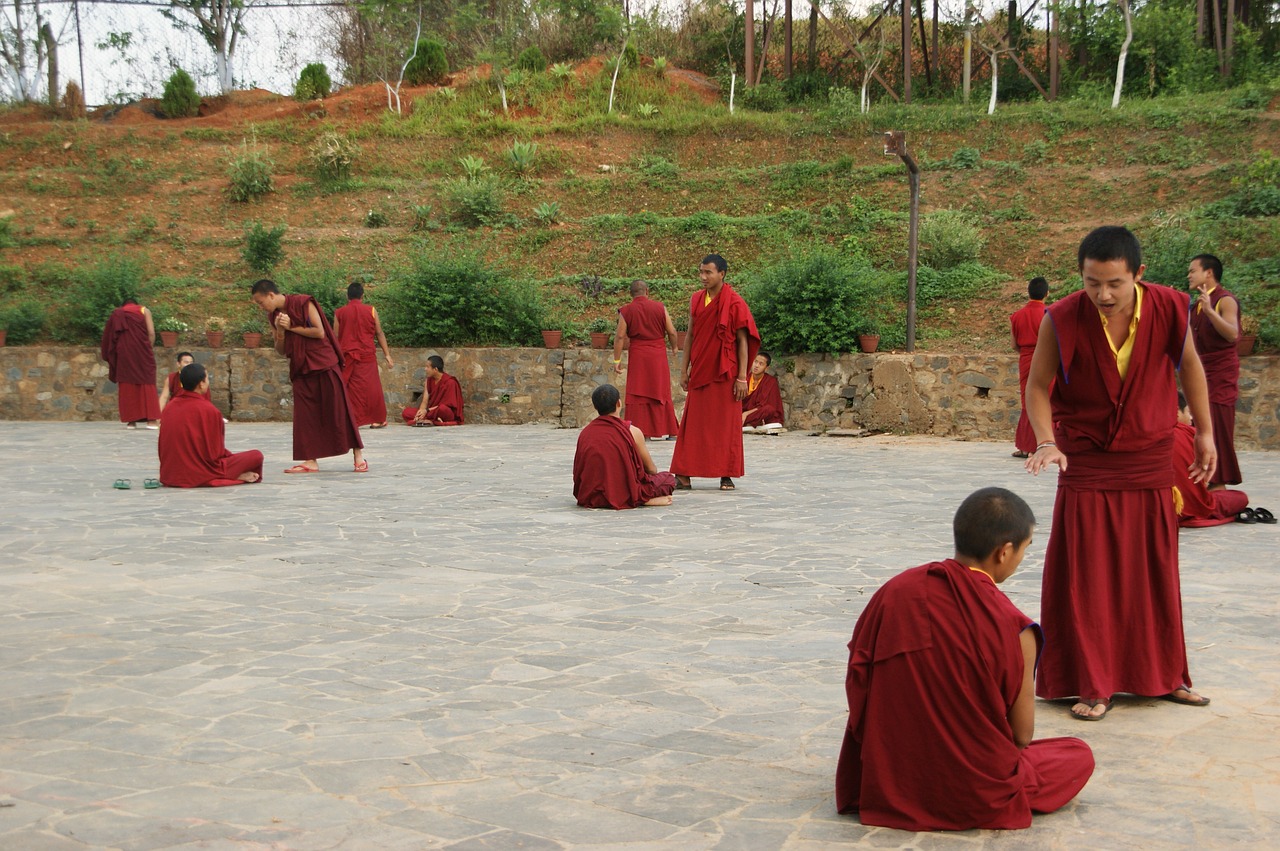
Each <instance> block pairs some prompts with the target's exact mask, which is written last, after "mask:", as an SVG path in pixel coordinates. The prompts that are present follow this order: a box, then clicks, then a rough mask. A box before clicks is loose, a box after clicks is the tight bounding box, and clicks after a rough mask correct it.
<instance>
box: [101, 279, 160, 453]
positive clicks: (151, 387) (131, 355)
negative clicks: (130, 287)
mask: <svg viewBox="0 0 1280 851" xmlns="http://www.w3.org/2000/svg"><path fill="white" fill-rule="evenodd" d="M155 339H156V329H155V325H154V324H153V323H152V321H151V311H149V310H147V309H146V308H145V307H143V306H142V305H140V304H138V303H137V302H135V301H134V300H133V299H132V298H126V299H125V300H124V303H123V304H121V305H120V306H119V307H117V308H116V309H115V310H113V311H112V312H111V316H110V317H109V318H108V319H107V325H106V327H105V328H103V329H102V347H101V351H100V354H101V355H102V359H103V360H104V361H106V362H107V369H108V372H107V377H108V378H109V379H110V380H111V381H113V382H115V384H116V403H117V405H118V406H119V409H120V422H122V423H124V426H125V428H137V427H138V423H140V422H145V423H146V424H147V428H152V429H154V428H159V427H160V425H159V422H158V420H159V419H160V399H159V397H158V396H157V395H156V353H155Z"/></svg>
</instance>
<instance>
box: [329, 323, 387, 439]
mask: <svg viewBox="0 0 1280 851" xmlns="http://www.w3.org/2000/svg"><path fill="white" fill-rule="evenodd" d="M334 317H335V318H336V319H337V320H338V348H339V350H341V352H342V380H343V381H345V382H346V384H347V398H348V399H350V400H351V410H352V412H354V414H355V417H356V425H357V426H363V425H381V424H383V423H385V422H386V421H387V399H386V396H384V395H383V393H382V378H381V376H379V375H378V349H377V345H378V320H377V318H376V316H375V314H374V311H373V308H372V307H370V306H369V305H367V304H365V303H364V302H363V301H361V300H360V299H358V298H353V299H351V300H350V301H348V302H347V304H346V306H344V307H340V308H338V310H337V312H336V313H335V314H334Z"/></svg>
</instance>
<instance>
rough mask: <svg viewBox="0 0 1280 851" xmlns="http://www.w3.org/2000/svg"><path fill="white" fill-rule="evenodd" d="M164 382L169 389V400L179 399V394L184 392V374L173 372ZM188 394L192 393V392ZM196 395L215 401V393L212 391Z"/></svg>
mask: <svg viewBox="0 0 1280 851" xmlns="http://www.w3.org/2000/svg"><path fill="white" fill-rule="evenodd" d="M164 381H165V384H166V385H167V386H168V388H169V399H170V401H172V400H173V399H175V398H176V397H177V395H178V393H180V392H182V373H180V372H171V373H169V377H168V378H166V379H165V380H164ZM187 392H188V393H190V392H192V391H187ZM196 395H197V396H200V397H201V398H203V399H208V400H209V401H210V402H212V401H213V393H212V392H211V391H208V390H206V391H205V392H203V393H197V394H196Z"/></svg>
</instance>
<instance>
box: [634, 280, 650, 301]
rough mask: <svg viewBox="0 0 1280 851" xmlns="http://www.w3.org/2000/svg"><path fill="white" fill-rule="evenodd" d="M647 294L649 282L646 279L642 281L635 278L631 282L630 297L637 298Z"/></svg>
mask: <svg viewBox="0 0 1280 851" xmlns="http://www.w3.org/2000/svg"><path fill="white" fill-rule="evenodd" d="M648 294H649V284H648V282H647V281H642V280H640V279H639V278H636V279H635V280H634V281H632V282H631V297H632V298H639V297H640V296H642V295H648Z"/></svg>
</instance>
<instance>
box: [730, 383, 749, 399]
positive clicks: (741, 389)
mask: <svg viewBox="0 0 1280 851" xmlns="http://www.w3.org/2000/svg"><path fill="white" fill-rule="evenodd" d="M733 398H735V399H737V400H738V401H739V402H741V401H742V400H743V399H745V398H747V379H745V378H738V379H735V380H734V382H733Z"/></svg>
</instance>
